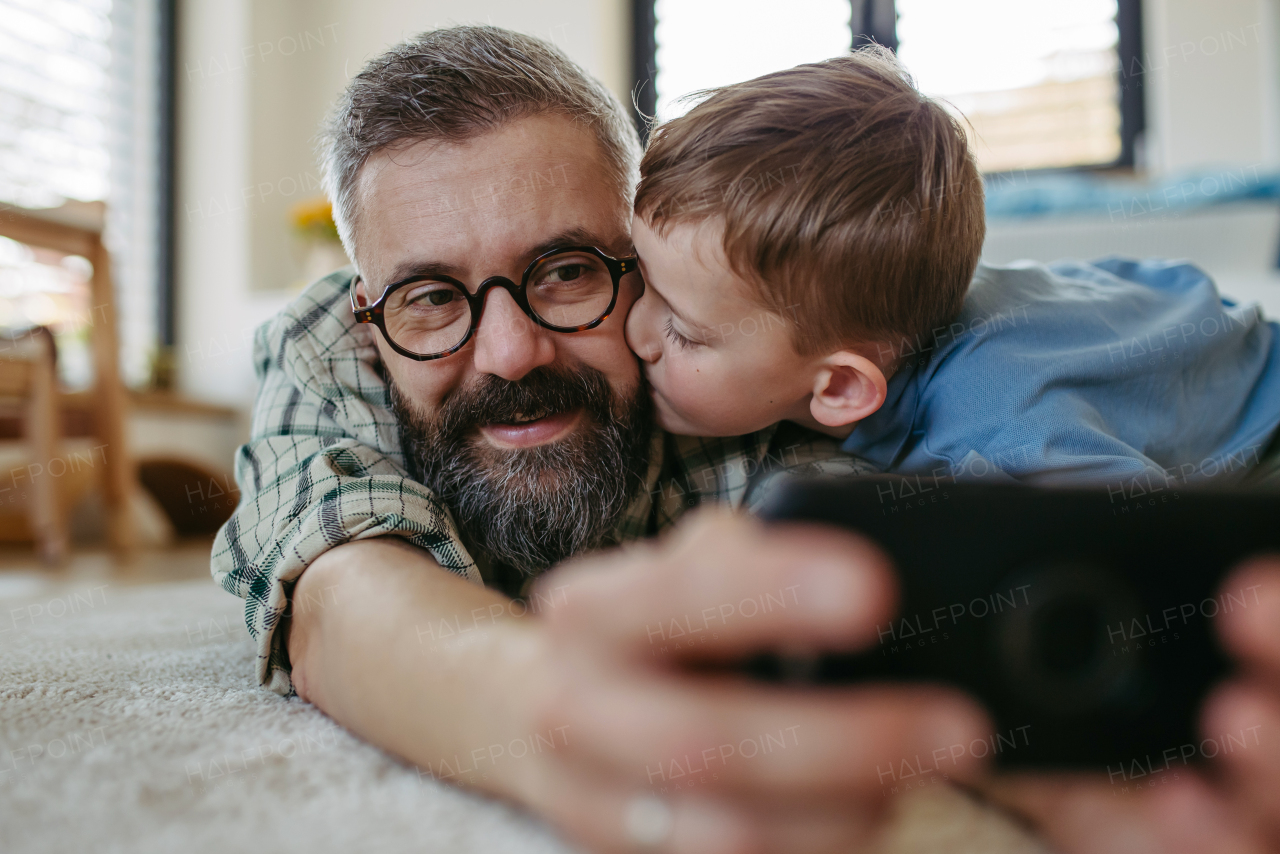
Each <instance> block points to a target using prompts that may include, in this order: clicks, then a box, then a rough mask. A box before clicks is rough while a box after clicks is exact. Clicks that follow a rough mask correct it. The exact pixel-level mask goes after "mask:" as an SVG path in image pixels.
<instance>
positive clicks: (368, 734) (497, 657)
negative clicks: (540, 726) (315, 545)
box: [288, 537, 554, 798]
mask: <svg viewBox="0 0 1280 854" xmlns="http://www.w3.org/2000/svg"><path fill="white" fill-rule="evenodd" d="M523 613H524V609H523V608H522V607H512V603H511V600H509V599H507V598H506V597H505V596H503V595H502V594H500V593H498V592H496V591H494V590H491V589H489V588H487V587H482V586H480V585H477V584H473V583H471V582H469V581H466V580H464V579H462V578H460V577H458V576H457V575H455V574H453V573H451V572H448V571H446V570H443V569H441V568H440V567H439V566H438V565H437V564H436V563H435V561H434V560H432V558H431V557H430V555H428V554H426V553H424V552H423V551H422V550H420V549H417V548H414V547H413V546H410V545H408V544H407V543H405V542H404V541H403V540H400V539H398V538H395V537H383V538H379V539H373V540H362V541H360V542H355V543H349V544H347V545H342V546H338V547H337V548H334V549H332V550H330V551H327V552H325V553H324V554H323V555H321V556H320V557H319V558H318V559H317V560H316V561H315V563H313V564H312V565H311V566H310V567H309V568H308V569H307V571H306V572H304V573H303V574H302V577H301V579H299V581H298V584H297V587H296V588H295V589H294V591H293V608H292V613H291V615H290V625H289V627H288V649H289V655H290V658H291V660H292V662H293V685H294V689H295V690H296V691H297V693H298V696H299V697H300V698H301V699H303V700H307V701H309V702H311V703H314V704H315V705H317V706H319V707H320V708H321V709H323V710H324V711H325V713H326V714H328V715H329V716H330V717H332V718H333V719H334V720H336V721H337V722H338V723H340V724H342V725H343V726H344V727H346V728H347V729H349V730H351V731H352V732H354V733H357V734H358V735H360V736H361V737H363V738H365V739H367V740H368V741H371V742H373V743H374V744H377V745H378V746H379V747H382V748H384V749H386V750H388V751H390V752H391V753H394V754H396V755H398V756H400V757H402V758H404V759H406V760H408V761H409V762H412V763H414V764H415V765H417V766H418V769H419V773H420V774H422V775H426V774H430V775H432V776H435V777H438V778H441V779H444V780H446V781H448V782H454V783H462V784H465V785H468V786H471V787H474V788H478V789H482V790H484V791H487V792H491V793H494V794H498V795H502V796H505V797H513V798H514V797H517V795H518V792H520V791H523V790H524V789H526V788H527V787H528V786H527V781H524V782H525V785H517V779H516V778H517V777H518V776H519V775H521V774H524V775H525V776H526V777H527V776H528V774H529V772H531V771H532V770H533V769H531V768H530V767H529V765H530V763H529V762H527V761H526V762H521V761H520V760H519V759H513V758H511V757H510V756H507V755H505V754H506V751H505V747H506V746H508V745H510V744H511V743H512V741H513V740H516V739H527V738H529V737H530V735H531V732H532V729H531V725H530V724H529V723H527V722H526V721H525V718H527V716H528V712H527V710H528V709H529V707H530V705H531V697H530V695H531V694H532V693H533V692H535V691H537V690H539V689H540V688H541V687H544V686H545V684H546V683H545V680H540V679H539V678H538V677H537V676H536V675H535V674H536V673H537V668H538V666H539V665H540V662H541V658H540V655H539V649H538V644H539V640H540V637H541V635H540V633H539V632H538V631H536V629H535V627H534V626H533V625H531V621H530V620H529V619H527V618H521V617H520V616H519V615H521V614H523ZM551 740H553V741H554V735H553V736H552V739H551ZM494 745H499V746H501V747H502V748H503V752H502V754H498V748H493V749H492V750H491V748H492V747H493V746H494ZM477 751H478V752H477Z"/></svg>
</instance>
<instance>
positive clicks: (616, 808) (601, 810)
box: [530, 758, 762, 854]
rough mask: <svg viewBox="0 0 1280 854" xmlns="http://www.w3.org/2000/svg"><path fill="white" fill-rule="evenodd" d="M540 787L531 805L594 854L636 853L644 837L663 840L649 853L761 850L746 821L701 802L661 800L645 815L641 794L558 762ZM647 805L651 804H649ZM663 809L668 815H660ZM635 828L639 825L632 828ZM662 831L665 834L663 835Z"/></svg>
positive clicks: (737, 814)
mask: <svg viewBox="0 0 1280 854" xmlns="http://www.w3.org/2000/svg"><path fill="white" fill-rule="evenodd" d="M543 772H544V779H543V783H544V785H542V786H540V787H539V793H540V794H539V796H538V799H537V800H535V802H534V803H532V804H530V806H532V807H533V808H534V810H535V811H536V812H538V813H540V814H541V815H544V816H546V817H547V818H549V819H550V820H551V821H552V822H553V823H554V824H555V825H557V826H558V827H559V828H560V829H561V830H562V831H563V832H564V833H565V834H566V835H567V836H569V837H570V838H571V839H572V840H573V841H575V842H577V843H579V844H581V845H582V846H583V847H584V848H585V849H586V850H589V851H592V852H598V854H612V852H619V854H621V853H622V852H635V851H639V850H641V849H642V847H643V840H644V839H645V838H646V837H647V836H648V837H652V838H662V841H660V842H657V844H651V845H649V846H647V847H644V848H643V850H646V851H651V852H671V854H684V852H711V854H745V852H753V853H754V852H758V851H762V848H761V847H760V845H759V843H758V840H757V830H756V828H755V827H753V824H752V822H751V821H750V819H749V817H748V816H746V815H744V814H742V813H741V811H739V810H735V809H733V808H731V807H729V806H726V805H724V804H721V803H719V802H716V801H712V800H708V799H705V798H685V799H679V800H672V799H664V800H662V801H661V802H660V803H659V804H658V810H657V813H658V814H657V815H654V814H653V813H654V809H653V808H650V809H649V810H647V812H648V815H646V814H645V813H646V811H645V810H644V809H643V805H640V807H641V809H640V810H639V813H640V814H639V815H636V811H637V810H636V806H637V805H636V800H635V799H636V798H637V797H642V796H644V795H645V794H646V793H645V791H644V790H643V789H636V788H634V787H632V786H628V785H625V784H623V783H622V782H619V781H615V780H612V779H610V778H608V777H605V776H602V775H599V774H590V773H583V772H582V771H581V770H579V769H578V768H576V767H574V766H572V765H569V764H566V763H564V762H562V761H559V759H558V758H557V759H552V760H551V761H549V762H547V763H546V765H545V767H544V769H543ZM650 803H652V802H650ZM663 806H665V807H666V808H667V809H669V810H670V811H669V812H668V813H665V814H664V813H663V812H662V809H661V808H662V807H663ZM637 825H638V826H637ZM664 827H665V828H666V830H665V831H664Z"/></svg>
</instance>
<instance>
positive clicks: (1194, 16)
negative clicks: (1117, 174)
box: [1142, 0, 1280, 173]
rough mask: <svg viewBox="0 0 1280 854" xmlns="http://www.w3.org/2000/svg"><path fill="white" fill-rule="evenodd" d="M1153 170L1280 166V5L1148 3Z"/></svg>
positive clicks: (1223, 0) (1226, 0)
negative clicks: (1213, 166)
mask: <svg viewBox="0 0 1280 854" xmlns="http://www.w3.org/2000/svg"><path fill="white" fill-rule="evenodd" d="M1143 18H1144V20H1143V30H1144V37H1143V41H1144V47H1145V56H1144V57H1143V61H1142V65H1143V69H1144V70H1145V74H1144V75H1143V77H1144V79H1145V81H1146V93H1147V125H1148V133H1147V146H1146V156H1147V166H1148V168H1149V169H1150V170H1151V171H1153V172H1157V173H1164V172H1171V171H1179V170H1183V169H1189V168H1196V167H1200V166H1205V165H1218V164H1233V165H1240V166H1246V165H1256V164H1265V165H1272V166H1274V165H1277V164H1280V92H1278V91H1277V87H1278V86H1280V55H1278V53H1280V0H1213V1H1212V2H1205V0H1145V2H1144V3H1143Z"/></svg>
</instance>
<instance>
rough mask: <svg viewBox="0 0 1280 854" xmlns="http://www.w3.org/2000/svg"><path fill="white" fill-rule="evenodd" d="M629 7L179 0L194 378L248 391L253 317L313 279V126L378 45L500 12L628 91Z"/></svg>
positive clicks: (181, 277) (207, 386) (247, 398)
mask: <svg viewBox="0 0 1280 854" xmlns="http://www.w3.org/2000/svg"><path fill="white" fill-rule="evenodd" d="M629 9H630V5H629V3H627V2H624V0H550V2H542V3H527V2H521V0H491V1H490V2H484V0H481V2H465V0H437V2H410V0H362V2H356V0H257V1H256V2H249V0H185V1H184V2H182V3H180V14H179V27H180V34H179V47H178V49H179V56H178V84H179V91H178V100H179V106H178V123H179V140H178V156H179V168H178V179H177V205H176V208H177V212H178V235H177V251H178V271H177V275H178V291H179V293H178V300H177V303H178V304H177V311H178V330H177V332H178V345H177V354H176V355H177V363H178V377H179V386H180V388H181V389H182V391H183V392H184V393H185V394H187V395H190V396H192V397H195V398H198V399H203V400H209V401H213V402H219V403H227V404H232V405H238V406H245V407H247V406H249V405H251V403H252V400H253V393H254V377H253V370H252V365H251V363H250V343H251V335H252V331H253V329H254V327H256V326H257V325H258V324H259V323H261V322H262V321H263V320H265V319H266V318H268V317H270V316H271V315H272V314H274V313H275V312H276V311H278V310H279V309H280V308H282V307H283V306H284V305H285V304H286V303H287V302H288V301H289V299H291V298H292V296H293V295H294V293H296V291H297V290H298V289H299V288H300V287H301V286H302V285H304V284H305V280H304V261H305V259H304V258H303V257H302V253H301V252H300V247H299V246H298V245H297V244H296V241H295V238H294V237H293V235H292V233H291V231H290V226H289V210H290V208H291V207H292V206H293V205H295V204H297V203H298V202H299V201H303V200H306V199H308V198H312V197H315V196H318V195H319V194H320V189H319V183H318V182H319V170H318V169H317V167H316V162H315V157H314V154H313V146H314V139H315V134H316V132H317V130H318V127H319V124H320V121H321V119H322V117H323V116H324V115H325V113H326V112H327V110H328V109H329V106H330V104H331V103H332V102H333V100H334V99H335V98H336V97H337V95H338V94H339V92H341V90H342V88H343V86H345V84H346V81H347V80H348V79H349V78H350V77H351V76H352V75H353V74H355V73H356V72H358V71H359V69H360V68H361V67H362V65H363V64H364V62H365V61H366V60H367V59H369V58H370V57H372V56H375V55H376V54H378V53H379V52H381V51H382V50H383V49H384V48H385V47H386V46H388V45H390V44H393V43H395V42H397V41H400V40H401V39H403V38H405V37H407V36H409V35H412V34H413V33H416V32H420V31H422V30H424V29H430V28H432V27H437V26H446V25H450V24H458V23H492V24H495V25H498V26H504V27H509V28H511V29H516V30H521V31H523V32H528V33H532V34H534V35H540V36H542V37H544V38H547V39H548V40H550V41H552V42H554V43H555V44H557V45H559V46H560V47H561V48H563V49H564V50H565V51H566V52H567V53H568V54H569V55H570V56H571V57H573V58H574V59H575V60H577V61H578V62H580V63H582V65H583V66H584V67H585V68H586V69H587V70H588V71H589V72H591V73H593V74H595V75H596V76H597V77H598V78H600V79H601V80H602V81H603V82H604V83H605V84H606V85H608V86H609V87H610V88H611V89H612V90H613V91H614V92H615V93H617V94H618V95H619V97H628V98H629V95H628V94H627V93H628V91H629V86H630V82H629V81H630V63H631V59H630V32H629V22H630V17H629Z"/></svg>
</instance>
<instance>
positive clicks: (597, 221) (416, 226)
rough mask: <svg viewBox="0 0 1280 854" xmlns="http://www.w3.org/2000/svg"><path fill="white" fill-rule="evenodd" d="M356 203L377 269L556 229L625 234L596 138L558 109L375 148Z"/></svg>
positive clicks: (467, 252) (533, 238) (519, 243)
mask: <svg viewBox="0 0 1280 854" xmlns="http://www.w3.org/2000/svg"><path fill="white" fill-rule="evenodd" d="M359 207H360V210H361V216H360V220H361V222H360V223H359V225H358V228H359V229H360V231H361V232H362V233H361V234H360V237H359V239H358V240H357V245H358V246H359V247H361V249H360V250H359V251H360V254H361V255H363V256H365V257H364V258H361V259H360V260H361V262H362V263H361V266H362V269H366V270H367V271H368V272H369V273H370V274H371V275H372V276H375V277H378V276H379V273H380V272H381V271H389V270H391V269H392V268H395V267H398V266H400V265H402V264H403V263H405V262H406V261H408V260H410V259H413V258H418V257H421V256H423V254H424V253H427V254H430V255H433V256H460V257H472V256H474V255H476V254H491V255H492V254H497V255H501V256H503V258H501V259H499V258H494V259H493V260H494V261H499V260H511V259H513V258H514V257H515V256H516V255H519V254H521V253H522V252H527V251H530V250H532V249H533V248H534V247H536V246H539V245H541V244H542V243H544V242H546V241H547V240H549V239H552V238H553V237H554V236H555V235H558V234H562V233H569V232H577V233H581V234H587V235H599V238H598V239H599V240H603V241H607V243H609V244H614V245H613V246H612V247H611V248H615V249H616V248H618V247H617V246H616V244H617V243H618V242H619V241H620V240H622V241H625V240H626V226H625V223H626V219H627V217H626V213H627V212H626V206H625V202H624V201H623V197H622V194H621V193H619V192H618V189H617V187H616V184H615V182H614V180H613V179H612V176H611V175H610V174H609V171H608V169H607V168H606V167H605V165H604V163H603V159H602V158H601V157H600V156H599V146H598V144H596V142H595V139H594V137H592V136H591V135H590V134H588V133H586V132H585V131H584V130H583V129H582V128H581V127H577V126H575V125H573V124H572V123H571V122H569V121H568V120H566V119H562V118H559V117H538V118H535V119H524V120H519V121H516V122H512V123H509V124H508V125H506V126H503V127H502V128H499V129H497V130H496V131H493V132H491V133H488V134H485V135H483V136H480V137H476V138H475V139H471V140H467V141H464V142H461V143H448V142H443V143H442V142H436V141H420V142H416V143H413V144H411V145H402V146H397V147H394V148H391V149H384V150H383V151H380V152H377V153H376V154H374V155H373V156H372V157H371V158H370V160H369V162H368V163H366V164H365V167H364V169H362V170H361V181H360V203H359ZM593 242H598V241H593Z"/></svg>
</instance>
